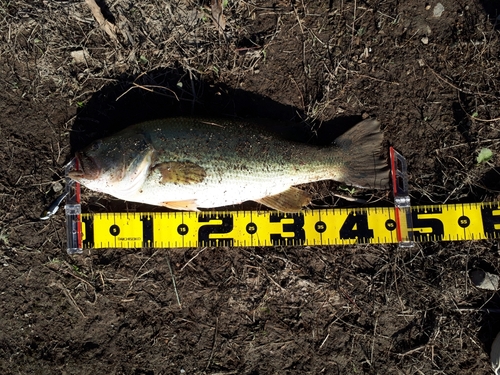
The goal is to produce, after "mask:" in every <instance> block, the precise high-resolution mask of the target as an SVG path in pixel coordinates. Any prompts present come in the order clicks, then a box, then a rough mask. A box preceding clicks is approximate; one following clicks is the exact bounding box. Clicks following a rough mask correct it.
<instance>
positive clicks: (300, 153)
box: [68, 117, 389, 212]
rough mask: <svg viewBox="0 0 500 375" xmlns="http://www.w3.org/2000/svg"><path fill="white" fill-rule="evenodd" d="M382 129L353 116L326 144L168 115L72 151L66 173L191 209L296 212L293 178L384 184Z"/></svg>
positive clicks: (299, 193)
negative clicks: (246, 206) (251, 206)
mask: <svg viewBox="0 0 500 375" xmlns="http://www.w3.org/2000/svg"><path fill="white" fill-rule="evenodd" d="M382 141H383V132H382V131H381V129H380V123H379V122H378V121H377V120H375V119H367V120H364V121H361V122H360V123H358V124H357V125H355V126H354V127H352V128H351V129H349V130H348V131H347V132H345V133H344V134H342V135H341V136H340V137H338V138H337V139H336V140H335V141H334V142H333V144H331V145H328V146H317V145H311V144H307V143H300V142H294V141H290V140H287V139H284V138H283V137H280V136H277V135H276V134H273V133H271V132H268V131H265V130H263V129H257V127H255V126H253V124H252V122H248V121H244V120H233V119H210V118H209V119H204V118H190V117H176V118H167V119H158V120H152V121H146V122H142V123H138V124H136V125H132V126H130V127H128V128H126V129H124V130H122V131H120V132H118V133H116V134H114V135H111V136H109V137H107V138H103V139H99V140H97V141H95V142H93V143H91V144H90V145H89V146H87V147H86V148H84V149H82V150H81V151H78V152H76V153H75V157H76V159H77V161H78V164H79V166H80V167H79V168H78V169H77V170H73V171H70V172H69V174H68V176H69V177H70V178H72V179H74V180H75V181H78V182H80V183H81V184H82V185H84V186H85V187H87V188H89V189H91V190H94V191H98V192H102V193H106V194H109V195H111V196H114V197H116V198H119V199H122V200H126V201H133V202H140V203H146V204H150V205H156V206H163V207H168V208H171V209H175V210H186V211H197V210H199V209H200V208H215V207H223V206H229V205H236V204H240V203H242V202H245V201H255V202H258V203H260V204H262V205H264V206H267V207H269V208H271V209H274V210H278V211H282V212H298V211H300V210H301V209H302V208H303V207H304V206H307V205H308V204H310V203H311V199H312V197H311V195H310V194H309V193H308V192H306V191H305V190H302V189H300V188H298V187H297V186H296V185H301V184H305V183H310V182H315V181H321V180H335V181H339V182H343V183H345V184H347V185H351V186H355V187H359V188H370V189H385V188H387V186H388V181H389V178H388V177H389V176H388V168H387V163H386V161H384V160H383V159H382V158H380V150H381V144H382Z"/></svg>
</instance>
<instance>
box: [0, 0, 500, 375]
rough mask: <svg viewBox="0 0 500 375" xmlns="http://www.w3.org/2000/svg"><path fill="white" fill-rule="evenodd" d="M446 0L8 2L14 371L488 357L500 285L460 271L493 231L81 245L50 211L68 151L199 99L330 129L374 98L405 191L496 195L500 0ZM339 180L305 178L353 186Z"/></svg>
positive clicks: (263, 369) (3, 122) (308, 129)
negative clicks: (429, 236)
mask: <svg viewBox="0 0 500 375" xmlns="http://www.w3.org/2000/svg"><path fill="white" fill-rule="evenodd" d="M212 3H214V4H212ZM439 3H440V4H441V6H440V7H438V3H437V2H436V3H428V4H426V3H425V2H420V1H415V0H411V1H406V2H402V3H394V2H385V1H354V2H348V1H337V0H332V1H329V2H315V1H302V2H296V1H291V2H289V1H280V0H278V1H258V2H255V1H240V0H229V1H222V2H221V1H217V0H214V1H212V2H206V1H193V0H185V1H179V2H166V3H165V2H150V1H145V0H139V1H134V2H132V1H127V0H124V1H120V2H104V1H98V2H93V1H90V0H87V1H86V2H42V1H35V2H26V1H24V0H15V1H10V2H8V3H5V4H3V5H2V6H1V7H0V55H1V57H2V58H1V59H0V77H1V79H0V155H1V159H0V160H1V161H0V207H1V210H0V213H1V217H0V267H1V271H0V283H1V284H2V285H3V288H2V291H1V293H0V301H1V303H0V315H1V316H2V317H3V321H2V323H3V324H2V329H0V370H1V372H2V373H4V374H14V373H51V374H53V373H61V374H62V373H71V374H90V373H110V374H122V373H123V374H170V373H181V374H182V373H186V374H196V373H207V374H216V373H218V374H236V373H243V374H261V373H262V374H267V373H301V374H303V373H310V374H316V373H332V374H336V373H338V374H349V373H365V374H378V373H382V372H386V373H391V374H392V373H394V374H396V373H398V374H399V373H405V374H406V373H408V374H409V373H425V374H431V373H457V374H458V373H460V374H487V373H491V370H490V365H489V358H488V352H489V350H490V347H491V342H492V340H493V338H494V337H495V335H496V333H497V332H498V331H499V330H500V324H499V323H498V314H499V312H500V310H499V308H500V307H499V303H500V301H499V299H498V296H497V295H496V293H495V292H491V291H481V290H478V289H476V288H475V287H473V286H472V285H471V283H470V281H469V279H468V276H467V275H468V271H469V270H470V269H471V268H475V267H480V268H483V269H487V270H488V272H492V273H497V274H498V273H500V270H499V267H498V266H499V264H498V246H497V242H496V240H490V241H473V242H439V243H421V244H418V245H417V246H416V247H414V248H412V249H401V248H398V247H396V246H394V245H377V246H375V245H356V246H345V247H333V246H325V247H291V246H289V247H274V248H246V249H233V248H200V249H189V250H180V249H168V250H167V249H156V250H155V249H136V250H124V249H106V250H92V251H86V252H85V253H84V254H82V255H78V256H68V255H67V254H66V253H65V251H64V249H65V231H64V228H65V226H64V225H65V223H64V217H63V215H61V214H57V215H56V216H54V217H53V218H52V219H51V220H49V221H44V222H41V221H39V216H40V213H41V212H42V211H43V209H44V208H45V207H46V206H47V205H48V204H50V203H51V202H52V201H53V199H54V198H56V197H57V196H58V195H59V194H60V189H61V183H62V182H63V181H62V180H61V179H62V167H63V165H64V164H65V163H66V162H67V161H68V160H70V158H71V156H72V153H73V152H74V151H75V150H78V149H79V148H81V147H83V146H85V145H87V144H88V143H89V142H91V141H92V140H94V139H97V138H100V137H102V136H105V135H108V134H112V133H113V132H115V131H117V130H119V129H122V128H124V127H126V126H127V125H130V124H133V123H136V122H138V121H142V120H146V119H151V118H158V117H165V116H174V115H182V116H184V115H193V114H195V115H200V114H204V115H205V114H206V115H217V116H237V117H242V118H266V119H270V120H273V121H280V122H281V121H288V122H290V123H293V124H295V125H296V127H294V129H295V130H297V132H299V133H300V132H302V131H304V132H305V133H307V134H316V137H317V139H316V141H317V142H325V143H328V142H329V140H331V139H334V138H335V136H336V135H338V134H340V133H341V132H342V131H343V130H345V129H346V128H347V127H348V126H350V125H352V124H354V123H355V122H356V121H358V120H360V119H361V118H364V117H369V116H373V117H376V118H377V119H378V120H380V122H381V123H382V127H383V129H384V132H385V145H386V146H388V145H392V146H394V147H395V148H396V149H397V150H398V151H400V152H401V153H402V154H403V155H404V156H405V157H406V159H407V161H408V165H409V173H410V194H411V198H412V203H413V204H433V203H439V204H440V203H458V202H478V201H495V200H498V199H499V185H498V168H499V166H498V164H499V159H498V157H499V155H500V146H499V139H500V134H499V122H500V105H499V100H500V80H499V73H498V72H499V71H500V58H499V56H500V54H499V52H500V44H499V30H498V28H497V23H498V20H497V15H498V14H499V9H498V6H496V5H495V3H494V2H491V1H483V2H481V1H479V2H474V3H471V2H465V1H458V2H457V1H451V0H442V1H440V2H439ZM89 5H95V6H94V7H93V9H94V13H93V12H92V11H91V7H90V6H89ZM95 7H97V8H95ZM436 7H438V8H437V11H434V10H435V9H436ZM221 9H222V13H220V10H221ZM96 12H101V16H102V17H103V18H102V19H101V24H99V23H98V22H97V21H96V14H97V13H96ZM222 16H223V20H224V22H223V23H222V22H221V19H222V18H221V17H222ZM215 18H217V20H219V21H218V22H214V19H215ZM103 20H104V21H105V22H104V21H103ZM299 133H297V134H299ZM305 133H300V134H301V135H300V136H297V137H299V138H303V136H302V134H305ZM483 148H488V149H490V150H491V151H492V154H493V156H492V158H491V159H490V160H489V161H486V162H481V163H478V162H477V159H476V158H477V156H478V154H479V152H480V150H481V149H483ZM335 187H337V185H336V184H334V183H321V184H317V185H315V186H311V187H310V189H312V190H314V191H315V192H316V193H317V195H318V198H320V199H319V200H318V201H317V203H318V204H333V203H338V204H340V205H352V204H353V203H352V202H347V203H345V202H341V201H339V202H337V201H338V199H337V198H335V197H334V196H333V195H332V194H331V190H332V188H335ZM344 193H345V192H344ZM366 194H371V192H368V193H366ZM366 194H365V197H366ZM374 194H375V198H377V199H379V200H382V201H383V204H384V205H386V204H389V202H390V198H389V196H388V194H387V193H386V192H376V193H374ZM84 203H85V208H86V209H88V210H91V211H97V212H103V211H106V210H107V209H120V210H130V209H133V210H136V209H137V206H134V205H131V204H130V203H124V202H120V201H116V200H113V199H112V198H110V197H107V196H103V195H99V194H95V193H92V192H89V191H85V192H84ZM149 209H151V208H149ZM173 280H175V285H174V283H173Z"/></svg>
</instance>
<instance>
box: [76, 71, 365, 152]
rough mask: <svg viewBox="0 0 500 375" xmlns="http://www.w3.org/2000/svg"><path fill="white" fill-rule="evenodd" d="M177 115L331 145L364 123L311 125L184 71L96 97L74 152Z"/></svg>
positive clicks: (81, 116) (299, 115)
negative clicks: (234, 122)
mask: <svg viewBox="0 0 500 375" xmlns="http://www.w3.org/2000/svg"><path fill="white" fill-rule="evenodd" d="M176 116H200V117H201V116H202V117H232V118H240V119H247V120H252V122H253V123H257V124H258V125H261V126H265V127H266V128H267V129H268V130H271V131H274V132H277V133H279V134H280V135H283V136H285V137H286V138H288V139H292V140H295V141H301V142H311V143H314V144H329V143H331V142H333V140H334V139H335V138H336V137H337V136H339V135H340V134H342V133H343V132H345V131H346V130H347V129H349V128H350V127H352V126H353V125H355V124H356V123H358V122H359V121H361V120H362V118H361V116H345V117H339V118H336V119H333V120H331V121H328V122H324V123H322V124H314V123H309V122H306V121H305V118H306V115H305V114H304V113H303V112H302V111H300V110H298V109H296V108H293V107H291V106H286V105H283V104H280V103H278V102H275V101H273V100H271V99H269V98H266V97H263V96H261V95H259V94H254V93H250V92H248V91H244V90H240V89H233V88H229V87H227V86H225V85H220V84H219V85H213V84H211V83H209V82H204V81H200V80H196V81H194V80H192V79H190V75H189V73H186V72H184V71H182V70H181V69H169V70H166V69H165V70H164V69H162V70H156V71H152V72H150V73H148V74H143V75H141V76H139V77H125V78H123V79H122V80H120V82H119V83H118V84H114V85H109V86H106V87H104V88H103V89H102V90H100V91H98V92H96V93H95V94H94V95H93V96H92V98H91V99H90V101H89V102H88V103H87V104H86V105H85V107H83V108H81V109H80V110H79V112H78V115H77V118H76V120H75V122H74V125H73V132H72V134H71V139H70V141H71V150H72V153H74V152H75V151H77V150H79V149H81V148H83V147H85V146H86V145H88V144H89V143H91V142H92V141H94V140H96V139H99V138H102V137H104V136H108V135H110V134H113V133H115V132H117V131H119V130H122V129H124V128H126V127H127V126H130V125H133V124H136V123H139V122H142V121H147V120H153V119H158V118H168V117H176Z"/></svg>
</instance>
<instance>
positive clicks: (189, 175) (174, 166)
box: [153, 161, 207, 185]
mask: <svg viewBox="0 0 500 375" xmlns="http://www.w3.org/2000/svg"><path fill="white" fill-rule="evenodd" d="M153 169H154V170H157V171H159V172H160V174H161V181H160V183H162V184H168V183H170V184H178V185H192V184H199V183H200V182H203V180H204V179H205V177H206V176H207V172H205V169H203V168H202V167H200V166H199V165H198V164H195V163H191V162H190V161H169V162H165V163H160V164H157V165H155V166H154V167H153Z"/></svg>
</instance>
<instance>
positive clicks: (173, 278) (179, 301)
mask: <svg viewBox="0 0 500 375" xmlns="http://www.w3.org/2000/svg"><path fill="white" fill-rule="evenodd" d="M167 265H168V270H169V271H170V276H171V277H172V285H173V286H174V292H175V297H176V298H177V304H178V305H179V307H182V305H181V299H180V297H179V293H177V285H176V283H175V276H174V273H173V272H172V266H171V265H170V259H169V258H168V255H167Z"/></svg>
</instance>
